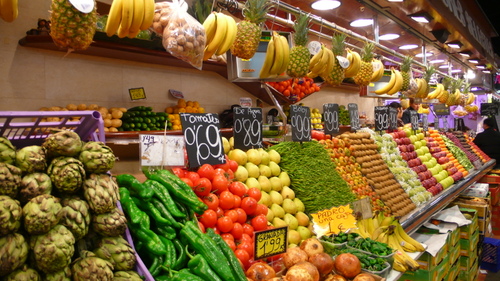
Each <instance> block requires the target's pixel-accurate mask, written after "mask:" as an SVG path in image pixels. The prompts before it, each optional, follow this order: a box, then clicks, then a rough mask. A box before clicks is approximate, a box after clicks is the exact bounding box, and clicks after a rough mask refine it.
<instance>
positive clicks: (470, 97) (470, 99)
mask: <svg viewBox="0 0 500 281" xmlns="http://www.w3.org/2000/svg"><path fill="white" fill-rule="evenodd" d="M475 100H476V95H474V94H473V93H467V94H466V97H465V105H469V104H472V103H473V102H474V101H475Z"/></svg>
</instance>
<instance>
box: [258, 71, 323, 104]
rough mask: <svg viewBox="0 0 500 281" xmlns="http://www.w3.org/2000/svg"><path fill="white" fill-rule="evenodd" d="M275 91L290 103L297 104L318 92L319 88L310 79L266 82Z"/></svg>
mask: <svg viewBox="0 0 500 281" xmlns="http://www.w3.org/2000/svg"><path fill="white" fill-rule="evenodd" d="M267 84H268V85H269V86H271V87H273V88H274V89H275V90H276V91H278V92H280V93H281V94H282V95H283V96H285V97H286V98H287V99H289V100H290V101H291V102H292V103H295V102H299V101H300V100H302V99H303V98H305V97H306V96H308V95H310V94H312V93H315V92H318V91H319V90H320V89H321V88H320V87H319V86H318V85H317V84H316V83H314V80H313V79H311V78H307V77H304V78H294V79H289V80H285V81H281V82H267Z"/></svg>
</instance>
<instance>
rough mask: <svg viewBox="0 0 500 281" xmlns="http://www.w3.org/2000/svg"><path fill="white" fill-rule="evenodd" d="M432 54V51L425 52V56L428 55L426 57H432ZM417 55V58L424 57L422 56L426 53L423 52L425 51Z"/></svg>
mask: <svg viewBox="0 0 500 281" xmlns="http://www.w3.org/2000/svg"><path fill="white" fill-rule="evenodd" d="M432 55H434V54H433V53H431V52H429V53H425V56H426V57H430V56H432ZM415 57H417V58H422V57H424V54H423V53H420V54H416V55H415Z"/></svg>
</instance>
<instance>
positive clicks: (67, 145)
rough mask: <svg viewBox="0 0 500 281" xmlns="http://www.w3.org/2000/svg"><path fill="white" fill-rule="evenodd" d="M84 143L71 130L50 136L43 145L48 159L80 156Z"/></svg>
mask: <svg viewBox="0 0 500 281" xmlns="http://www.w3.org/2000/svg"><path fill="white" fill-rule="evenodd" d="M82 145H83V142H82V140H81V139H80V136H79V135H78V134H77V133H75V132H73V131H69V130H61V131H58V132H56V133H53V134H51V135H49V136H48V137H47V138H45V141H44V142H43V143H42V147H43V149H44V150H45V153H46V154H47V157H49V158H54V157H58V156H78V154H79V153H80V151H81V150H82Z"/></svg>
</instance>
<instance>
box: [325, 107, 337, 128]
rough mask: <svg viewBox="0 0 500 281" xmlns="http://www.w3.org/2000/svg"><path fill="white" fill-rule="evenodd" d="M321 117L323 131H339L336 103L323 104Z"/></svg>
mask: <svg viewBox="0 0 500 281" xmlns="http://www.w3.org/2000/svg"><path fill="white" fill-rule="evenodd" d="M323 111H324V112H323V119H324V123H325V132H326V133H327V134H332V133H338V132H339V110H338V104H325V105H324V106H323Z"/></svg>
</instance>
